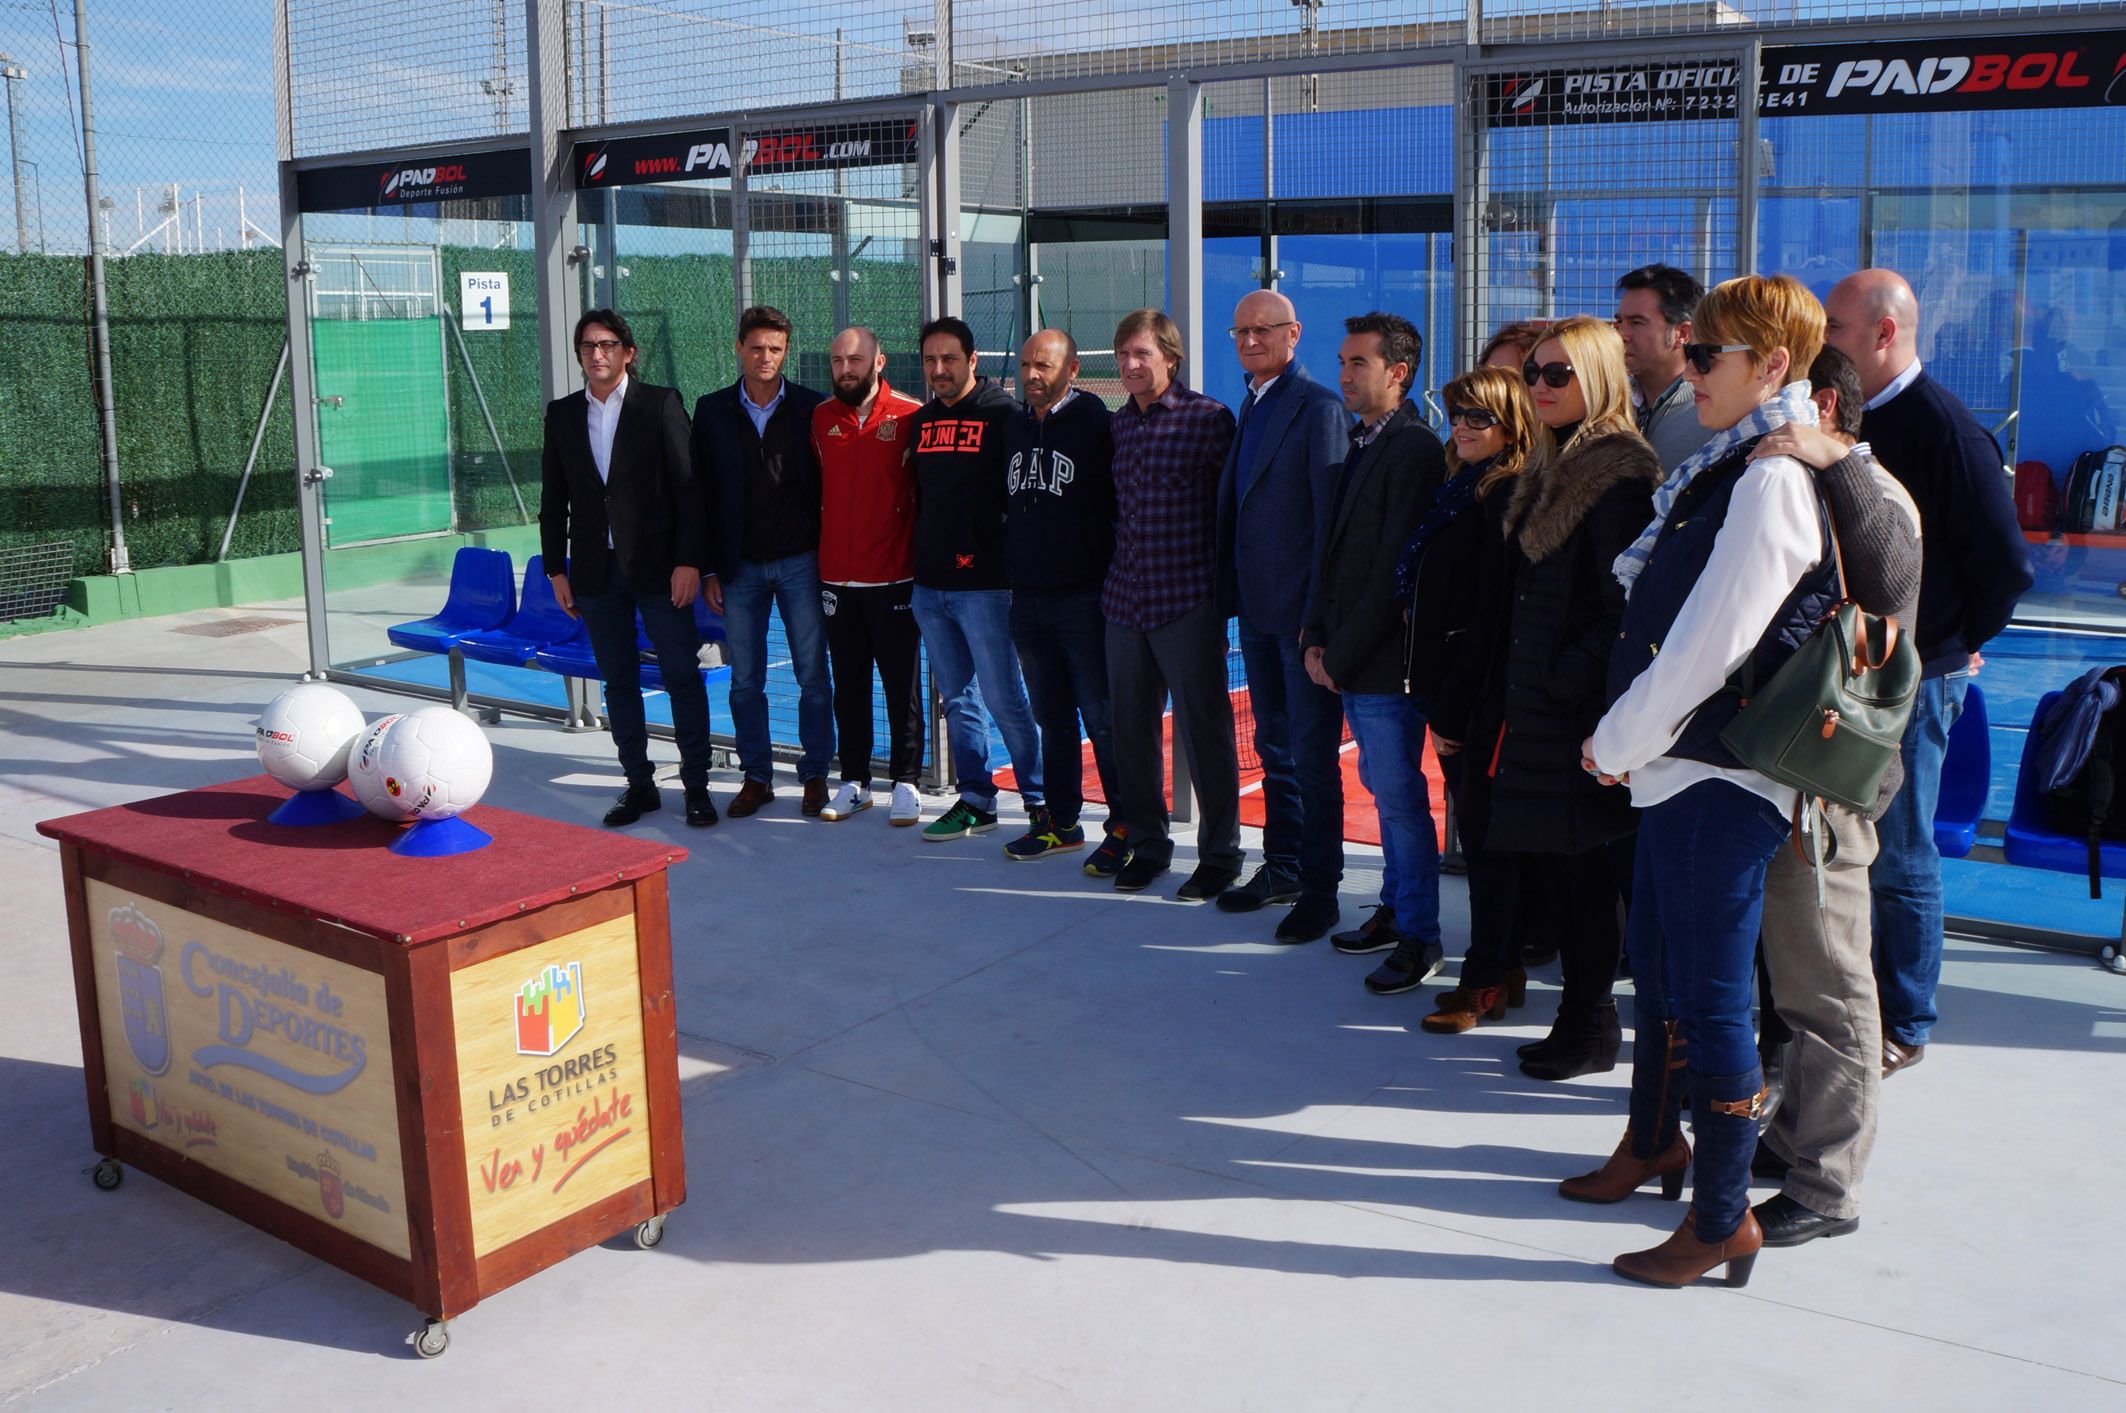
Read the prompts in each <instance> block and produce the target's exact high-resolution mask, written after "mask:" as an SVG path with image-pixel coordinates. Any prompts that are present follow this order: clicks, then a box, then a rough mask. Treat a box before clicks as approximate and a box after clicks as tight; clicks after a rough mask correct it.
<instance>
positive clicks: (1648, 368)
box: [1611, 265, 1712, 471]
mask: <svg viewBox="0 0 2126 1413" xmlns="http://www.w3.org/2000/svg"><path fill="white" fill-rule="evenodd" d="M1704 295H1705V287H1704V286H1703V285H1701V284H1699V283H1698V281H1697V280H1696V279H1694V278H1692V277H1691V276H1690V275H1689V274H1688V273H1686V272H1684V271H1682V270H1678V269H1677V268H1676V267H1675V266H1673V265H1642V266H1640V267H1639V268H1638V269H1636V270H1633V271H1631V272H1630V273H1628V274H1626V275H1625V276H1624V277H1623V278H1622V279H1620V280H1618V281H1617V313H1616V317H1615V318H1614V319H1613V320H1611V323H1613V324H1614V325H1615V326H1616V330H1617V335H1618V337H1620V338H1622V339H1623V340H1624V371H1625V372H1627V373H1629V374H1631V383H1632V388H1631V400H1632V406H1633V408H1634V410H1636V411H1637V413H1638V415H1639V435H1640V436H1642V437H1644V438H1646V440H1647V441H1648V442H1650V443H1652V445H1653V449H1654V455H1655V456H1657V457H1659V458H1660V459H1661V469H1662V470H1663V471H1673V470H1675V469H1676V468H1677V467H1678V466H1681V465H1682V464H1683V461H1684V458H1686V457H1688V456H1689V455H1690V454H1691V453H1692V452H1694V451H1696V450H1697V449H1698V448H1699V447H1701V446H1704V445H1705V443H1706V439H1707V438H1709V437H1710V436H1711V435H1712V433H1711V432H1710V431H1708V430H1707V429H1706V428H1705V426H1704V425H1703V424H1702V423H1700V422H1699V421H1698V406H1697V402H1696V400H1695V398H1694V397H1693V396H1692V394H1691V389H1690V384H1689V383H1686V382H1684V381H1683V346H1684V345H1685V344H1687V343H1689V342H1690V319H1691V315H1692V314H1694V313H1696V312H1697V309H1698V301H1699V300H1700V299H1701V298H1703V297H1704Z"/></svg>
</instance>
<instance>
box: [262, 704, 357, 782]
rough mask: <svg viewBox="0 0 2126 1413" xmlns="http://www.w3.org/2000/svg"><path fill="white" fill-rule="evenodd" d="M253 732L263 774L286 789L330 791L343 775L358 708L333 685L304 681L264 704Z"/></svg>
mask: <svg viewBox="0 0 2126 1413" xmlns="http://www.w3.org/2000/svg"><path fill="white" fill-rule="evenodd" d="M254 731H255V733H256V735H257V737H258V763H259V764H260V765H262V766H264V767H265V768H266V773H267V774H268V775H270V776H272V777H273V778H274V779H275V780H278V781H280V783H281V784H283V785H286V786H287V787H288V788H289V789H291V790H329V789H331V788H332V787H333V786H334V785H337V784H339V783H340V781H342V780H344V779H346V778H347V754H348V748H349V747H351V746H352V745H353V744H354V739H355V737H357V736H359V735H361V734H362V709H361V708H360V707H358V706H356V705H355V704H354V703H353V702H352V701H349V700H348V698H347V694H346V693H344V692H341V691H339V690H337V689H336V688H332V687H327V686H325V685H324V684H323V683H321V682H304V683H301V684H299V685H297V686H294V687H290V688H289V689H288V690H287V691H285V692H283V693H281V694H280V695H279V696H277V697H275V698H274V699H273V700H272V701H270V702H268V703H267V704H266V709H265V710H264V711H262V712H260V713H259V716H258V723H257V725H256V727H255V728H254Z"/></svg>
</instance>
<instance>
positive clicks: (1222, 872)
mask: <svg viewBox="0 0 2126 1413" xmlns="http://www.w3.org/2000/svg"><path fill="white" fill-rule="evenodd" d="M1238 877H1240V870H1239V869H1237V868H1226V867H1224V866H1222V865H1220V864H1198V865H1196V871H1195V872H1194V873H1192V874H1190V875H1189V876H1188V882H1186V883H1184V884H1182V885H1181V887H1180V888H1178V889H1176V890H1175V892H1174V896H1175V897H1176V898H1179V899H1180V900H1181V901H1182V902H1184V903H1208V902H1209V901H1210V900H1211V899H1213V898H1215V897H1218V896H1219V895H1220V894H1222V893H1224V892H1225V890H1226V889H1228V888H1230V887H1232V886H1233V880H1234V879H1236V878H1238Z"/></svg>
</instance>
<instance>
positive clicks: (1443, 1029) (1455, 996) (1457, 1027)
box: [1418, 986, 1506, 1035]
mask: <svg viewBox="0 0 2126 1413" xmlns="http://www.w3.org/2000/svg"><path fill="white" fill-rule="evenodd" d="M1479 1018H1481V1019H1484V1020H1495V1021H1496V1020H1504V1019H1506V988H1505V987H1504V986H1478V987H1474V988H1471V987H1466V986H1457V987H1455V988H1454V989H1453V990H1452V991H1448V992H1443V993H1442V994H1441V996H1440V998H1439V1009H1438V1010H1436V1011H1434V1012H1433V1013H1432V1014H1431V1015H1429V1016H1426V1017H1425V1018H1424V1019H1423V1020H1421V1021H1419V1022H1418V1024H1419V1025H1421V1026H1423V1027H1424V1028H1425V1029H1426V1030H1429V1031H1431V1032H1432V1033H1433V1034H1434V1035H1460V1034H1461V1033H1462V1032H1463V1031H1465V1030H1474V1029H1476V1023H1477V1021H1478V1019H1479Z"/></svg>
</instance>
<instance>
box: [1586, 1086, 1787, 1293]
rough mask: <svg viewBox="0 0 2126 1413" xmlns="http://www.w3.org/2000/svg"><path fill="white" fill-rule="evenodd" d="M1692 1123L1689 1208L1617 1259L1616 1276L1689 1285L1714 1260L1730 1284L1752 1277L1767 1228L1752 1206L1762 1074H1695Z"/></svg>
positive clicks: (1709, 1267)
mask: <svg viewBox="0 0 2126 1413" xmlns="http://www.w3.org/2000/svg"><path fill="white" fill-rule="evenodd" d="M1690 1092H1691V1126H1692V1128H1693V1129H1694V1130H1695V1131H1696V1133H1697V1136H1698V1148H1697V1152H1696V1154H1695V1161H1696V1165H1697V1174H1696V1176H1695V1178H1694V1179H1693V1180H1692V1184H1691V1204H1690V1205H1691V1210H1690V1214H1689V1215H1688V1216H1687V1217H1686V1218H1685V1219H1684V1222H1683V1225H1682V1226H1680V1227H1678V1228H1677V1229H1676V1232H1675V1235H1673V1236H1671V1237H1670V1238H1669V1239H1668V1240H1667V1241H1664V1242H1662V1243H1661V1244H1660V1245H1659V1246H1657V1247H1654V1248H1653V1249H1652V1250H1650V1251H1634V1252H1632V1253H1630V1254H1629V1255H1625V1256H1619V1257H1618V1258H1617V1259H1616V1262H1615V1270H1616V1272H1617V1274H1618V1275H1620V1276H1623V1277H1625V1278H1626V1279H1627V1280H1635V1281H1639V1282H1642V1283H1644V1284H1646V1285H1669V1286H1675V1285H1689V1284H1690V1283H1691V1282H1693V1281H1695V1280H1697V1279H1698V1278H1699V1277H1700V1276H1702V1275H1704V1274H1705V1273H1706V1272H1707V1271H1710V1270H1711V1269H1713V1267H1715V1266H1719V1265H1725V1266H1726V1267H1727V1283H1728V1284H1729V1285H1731V1286H1741V1285H1745V1284H1747V1283H1748V1281H1749V1278H1750V1268H1751V1267H1752V1266H1753V1265H1755V1264H1756V1259H1757V1251H1758V1248H1760V1247H1762V1246H1763V1245H1764V1231H1763V1229H1762V1228H1761V1227H1759V1226H1758V1225H1757V1219H1756V1217H1755V1216H1754V1215H1752V1214H1751V1212H1750V1207H1749V1200H1750V1198H1749V1180H1750V1159H1751V1158H1752V1157H1753V1156H1755V1154H1756V1151H1757V1121H1758V1117H1759V1116H1760V1115H1761V1114H1762V1113H1763V1112H1764V1072H1763V1071H1762V1070H1755V1069H1753V1070H1750V1071H1749V1072H1748V1073H1746V1074H1738V1075H1705V1074H1699V1073H1697V1072H1696V1071H1695V1070H1694V1071H1692V1072H1691V1076H1690Z"/></svg>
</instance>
